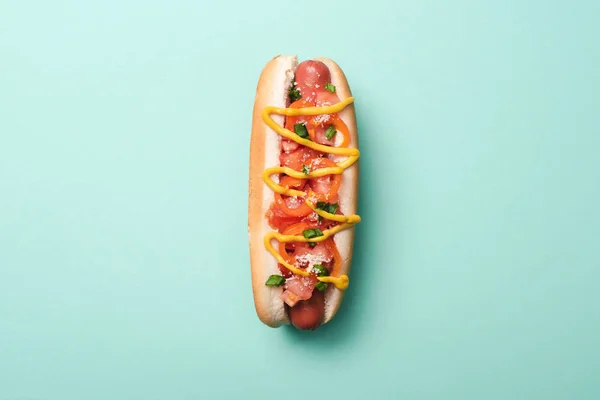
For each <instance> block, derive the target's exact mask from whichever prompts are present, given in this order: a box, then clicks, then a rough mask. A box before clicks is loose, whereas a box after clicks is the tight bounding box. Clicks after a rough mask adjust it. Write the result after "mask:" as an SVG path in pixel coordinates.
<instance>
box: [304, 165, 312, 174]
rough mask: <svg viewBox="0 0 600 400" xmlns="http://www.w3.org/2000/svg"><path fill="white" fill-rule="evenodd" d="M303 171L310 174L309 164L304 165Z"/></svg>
mask: <svg viewBox="0 0 600 400" xmlns="http://www.w3.org/2000/svg"><path fill="white" fill-rule="evenodd" d="M302 172H303V173H304V175H308V174H310V168H308V165H305V164H304V165H302Z"/></svg>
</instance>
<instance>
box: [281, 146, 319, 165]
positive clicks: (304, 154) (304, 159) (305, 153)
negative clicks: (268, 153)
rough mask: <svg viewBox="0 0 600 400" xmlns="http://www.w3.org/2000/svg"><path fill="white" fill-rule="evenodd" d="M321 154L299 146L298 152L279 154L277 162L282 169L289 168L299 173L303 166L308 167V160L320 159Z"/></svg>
mask: <svg viewBox="0 0 600 400" xmlns="http://www.w3.org/2000/svg"><path fill="white" fill-rule="evenodd" d="M322 156H323V153H321V152H319V151H316V150H313V149H311V148H308V147H305V146H300V148H299V149H298V150H295V151H292V152H291V153H281V155H280V156H279V162H280V164H281V165H282V166H284V167H290V168H291V169H294V170H296V171H301V170H302V166H303V165H308V164H309V160H311V159H313V158H319V157H322Z"/></svg>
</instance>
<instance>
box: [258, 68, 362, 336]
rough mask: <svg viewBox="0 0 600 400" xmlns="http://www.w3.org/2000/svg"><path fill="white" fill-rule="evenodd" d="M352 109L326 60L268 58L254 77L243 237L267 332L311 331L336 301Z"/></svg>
mask: <svg viewBox="0 0 600 400" xmlns="http://www.w3.org/2000/svg"><path fill="white" fill-rule="evenodd" d="M353 102H354V98H353V97H352V94H351V92H350V88H349V86H348V82H347V81H346V77H345V75H344V73H343V72H342V70H341V69H340V67H339V66H338V65H337V64H336V63H335V62H333V61H332V60H330V59H327V58H317V59H313V60H306V61H303V62H301V63H298V59H297V57H295V56H277V57H275V58H274V59H272V60H271V61H270V62H268V63H267V65H266V66H265V67H264V69H263V71H262V73H261V75H260V78H259V81H258V86H257V91H256V97H255V101H254V111H253V118H252V136H251V140H250V167H249V198H248V234H249V244H250V263H251V274H252V291H253V295H254V305H255V308H256V312H257V314H258V317H259V319H260V320H261V321H262V322H263V323H264V324H266V325H268V326H271V327H279V326H281V325H287V324H292V325H293V326H295V327H296V328H298V329H303V330H314V329H316V328H318V327H319V326H321V325H323V324H325V323H327V322H329V321H330V320H331V319H332V318H333V317H334V315H335V314H336V312H337V310H338V308H339V306H340V304H341V302H342V300H343V296H344V291H345V289H346V288H347V286H348V284H349V277H348V274H349V273H350V266H351V261H352V252H353V246H354V230H355V225H356V224H357V223H358V222H360V217H359V216H358V215H356V208H357V190H358V158H359V155H360V153H359V151H358V136H357V128H356V118H355V114H354V104H353Z"/></svg>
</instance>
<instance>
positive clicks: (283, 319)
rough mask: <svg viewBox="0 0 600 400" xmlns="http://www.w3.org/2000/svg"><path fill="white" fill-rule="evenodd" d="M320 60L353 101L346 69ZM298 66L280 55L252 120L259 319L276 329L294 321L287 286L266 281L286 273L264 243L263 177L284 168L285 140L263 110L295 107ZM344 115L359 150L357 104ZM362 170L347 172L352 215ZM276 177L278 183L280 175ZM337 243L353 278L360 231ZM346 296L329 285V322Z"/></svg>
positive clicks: (251, 213) (267, 198) (266, 197)
mask: <svg viewBox="0 0 600 400" xmlns="http://www.w3.org/2000/svg"><path fill="white" fill-rule="evenodd" d="M315 60H317V61H321V62H322V63H324V64H325V65H327V67H328V68H329V70H330V72H331V81H332V82H331V83H332V84H333V85H335V87H336V93H337V95H338V96H339V98H340V100H344V99H346V98H348V97H351V95H352V94H351V91H350V87H349V86H348V82H347V80H346V77H345V75H344V73H343V72H342V70H341V68H340V67H339V66H338V65H337V64H336V63H335V62H333V61H332V60H330V59H328V58H316V59H315ZM297 66H298V58H297V57H296V56H277V57H275V58H273V59H272V60H271V61H269V62H268V63H267V65H266V66H265V67H264V69H263V70H262V73H261V75H260V78H259V81H258V85H257V90H256V97H255V101H254V111H253V117H252V136H251V141H250V166H249V198H248V236H249V243H250V263H251V272H252V291H253V294H254V304H255V308H256V312H257V314H258V317H259V318H260V320H261V321H262V322H263V323H265V324H266V325H268V326H271V327H279V326H281V325H285V324H289V323H290V320H289V317H288V314H287V311H286V307H285V305H284V303H283V301H282V300H281V298H280V295H281V293H282V288H281V287H267V286H265V281H266V280H267V279H268V277H269V276H270V275H273V274H280V272H279V268H278V267H277V261H276V259H275V258H274V257H273V256H272V255H271V254H270V253H269V252H268V251H267V250H266V249H265V246H264V242H263V238H264V236H265V234H267V233H268V232H269V231H271V230H272V229H271V228H270V227H269V224H268V221H267V218H266V217H265V213H266V212H267V210H268V209H269V206H270V204H271V202H272V201H273V192H272V191H271V189H270V188H269V187H267V186H266V185H265V183H264V181H263V178H262V173H263V171H264V170H265V168H268V167H274V166H279V155H280V152H281V147H280V144H281V137H280V136H279V135H278V134H277V133H276V132H275V131H273V130H272V129H271V128H269V127H268V126H267V125H266V124H265V123H264V121H263V119H262V117H261V112H262V110H263V109H264V108H265V107H267V106H276V107H281V108H285V107H287V106H288V105H289V99H288V91H289V89H290V87H291V85H292V82H293V80H294V73H295V70H296V68H297ZM339 116H340V118H341V119H342V120H343V121H344V122H345V123H346V125H347V126H348V130H349V133H350V140H351V142H350V145H349V146H348V147H350V148H357V147H358V134H357V128H356V117H355V112H354V105H353V104H350V105H348V106H347V107H346V108H345V109H344V110H342V111H341V112H340V113H339ZM272 118H273V119H274V120H275V121H276V122H277V124H279V125H283V124H284V117H283V116H280V115H273V116H272ZM358 171H359V166H358V162H356V163H354V164H353V165H352V166H351V167H349V168H348V169H346V170H345V171H344V173H343V174H342V181H341V185H340V189H339V205H340V209H341V210H342V211H343V212H344V214H346V215H349V214H355V213H356V209H357V197H358V193H357V189H358ZM273 179H274V180H275V181H276V182H277V177H276V176H274V177H273ZM334 241H335V243H336V245H337V248H338V251H339V252H340V255H341V256H342V260H343V263H342V267H341V270H340V274H346V275H349V272H350V267H351V263H352V252H353V247H354V227H351V228H349V229H345V230H343V231H341V232H338V233H337V234H335V236H334ZM343 297H344V291H343V290H340V289H337V288H336V287H334V285H329V287H328V288H327V289H326V291H325V313H324V318H323V321H322V323H323V324H324V323H327V322H328V321H330V320H331V319H332V318H333V317H334V315H335V314H336V312H337V310H338V309H339V307H340V304H341V302H342V300H343Z"/></svg>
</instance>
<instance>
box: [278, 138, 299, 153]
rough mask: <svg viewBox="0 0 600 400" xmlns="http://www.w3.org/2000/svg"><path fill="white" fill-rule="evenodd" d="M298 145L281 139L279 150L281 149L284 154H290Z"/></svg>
mask: <svg viewBox="0 0 600 400" xmlns="http://www.w3.org/2000/svg"><path fill="white" fill-rule="evenodd" d="M299 146H300V145H299V144H298V143H296V142H294V141H293V140H289V139H282V140H281V148H282V149H283V151H284V152H285V153H291V152H292V151H294V150H296V149H297V148H298V147H299Z"/></svg>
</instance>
